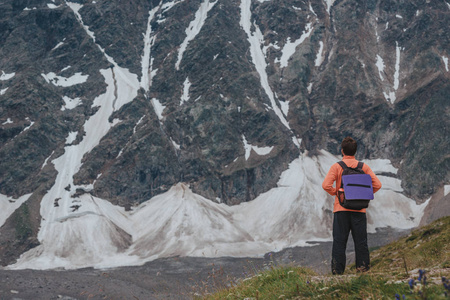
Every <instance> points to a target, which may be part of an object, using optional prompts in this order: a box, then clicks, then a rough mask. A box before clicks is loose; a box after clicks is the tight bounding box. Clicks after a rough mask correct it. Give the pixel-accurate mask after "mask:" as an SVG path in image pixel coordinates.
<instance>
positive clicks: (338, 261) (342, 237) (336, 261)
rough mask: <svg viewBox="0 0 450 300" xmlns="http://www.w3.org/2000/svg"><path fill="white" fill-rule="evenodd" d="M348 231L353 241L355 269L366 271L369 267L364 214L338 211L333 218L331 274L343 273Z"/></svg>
mask: <svg viewBox="0 0 450 300" xmlns="http://www.w3.org/2000/svg"><path fill="white" fill-rule="evenodd" d="M350 232H351V233H352V237H353V241H354V243H355V252H356V269H357V270H359V271H367V270H369V268H370V258H369V247H368V246H367V218H366V214H365V213H359V212H351V211H339V212H335V213H334V219H333V250H332V253H331V271H332V272H333V274H342V273H344V270H345V262H346V256H345V249H346V247H347V240H348V234H349V233H350Z"/></svg>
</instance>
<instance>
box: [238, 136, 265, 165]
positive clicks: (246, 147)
mask: <svg viewBox="0 0 450 300" xmlns="http://www.w3.org/2000/svg"><path fill="white" fill-rule="evenodd" d="M242 142H243V143H244V150H245V160H248V159H249V157H250V154H251V152H252V150H253V151H254V152H255V153H256V154H258V155H260V156H264V155H267V154H269V153H270V152H271V151H272V149H273V146H271V147H258V146H254V145H251V144H249V143H248V142H247V139H246V138H245V136H244V135H242Z"/></svg>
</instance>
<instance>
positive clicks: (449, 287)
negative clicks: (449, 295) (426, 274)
mask: <svg viewBox="0 0 450 300" xmlns="http://www.w3.org/2000/svg"><path fill="white" fill-rule="evenodd" d="M441 279H442V284H443V285H444V288H445V289H446V290H448V291H450V282H449V280H448V279H446V278H445V277H443V276H442V278H441Z"/></svg>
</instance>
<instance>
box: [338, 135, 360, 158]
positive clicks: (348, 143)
mask: <svg viewBox="0 0 450 300" xmlns="http://www.w3.org/2000/svg"><path fill="white" fill-rule="evenodd" d="M341 147H342V153H343V154H344V155H348V156H355V153H356V149H358V144H357V143H356V141H355V140H354V139H352V138H351V137H349V136H348V137H346V138H345V139H343V140H342V143H341Z"/></svg>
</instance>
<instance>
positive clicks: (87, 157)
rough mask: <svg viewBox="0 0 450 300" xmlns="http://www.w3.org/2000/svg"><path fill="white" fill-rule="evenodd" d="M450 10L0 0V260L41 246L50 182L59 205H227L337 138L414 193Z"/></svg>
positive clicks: (436, 5)
mask: <svg viewBox="0 0 450 300" xmlns="http://www.w3.org/2000/svg"><path fill="white" fill-rule="evenodd" d="M449 15H450V4H449V3H447V2H445V1H400V0H396V1H385V0H376V1H347V0H340V1H339V0H336V1H334V0H326V1H322V0H312V1H298V0H295V1H291V0H283V1H251V0H241V1H238V0H216V1H215V2H212V1H210V0H184V1H154V0H152V1H141V0H130V1H118V0H117V1H116V0H108V1H75V0H74V1H73V2H68V1H61V0H53V1H37V0H35V1H33V0H20V1H17V0H14V1H13V0H7V1H3V2H2V3H1V4H0V41H1V43H0V72H1V75H0V157H1V160H0V194H3V195H6V196H8V197H10V198H9V199H10V202H14V201H16V200H15V199H17V198H19V197H21V196H23V195H26V194H31V195H30V197H29V199H28V200H27V201H26V202H24V204H23V205H22V206H21V207H20V209H18V210H16V211H15V212H14V213H13V214H11V216H9V217H8V218H7V220H5V224H4V226H3V227H2V229H1V230H2V236H1V237H0V246H1V247H2V248H1V250H0V253H1V254H2V255H3V260H2V263H3V264H7V263H9V262H11V260H12V259H14V256H15V255H11V252H13V250H14V249H19V250H18V251H17V252H16V253H21V252H23V251H25V250H26V249H28V248H30V247H34V246H35V245H36V244H38V243H39V241H38V240H37V239H36V237H37V233H38V231H39V226H40V223H41V221H42V220H41V216H42V213H43V212H42V203H41V202H42V201H44V200H45V199H46V198H45V197H46V195H50V192H49V190H51V189H54V190H55V191H54V193H53V194H52V197H53V195H55V196H54V197H53V198H52V199H49V200H48V201H49V203H52V204H53V206H54V207H58V206H59V205H62V203H63V202H64V201H65V196H64V193H67V195H68V196H67V197H69V196H70V198H67V199H69V200H70V201H72V202H71V206H70V208H71V210H73V211H76V210H77V209H78V208H79V204H77V203H76V201H75V200H76V199H77V197H78V196H81V195H83V194H86V193H89V194H90V195H92V196H95V197H99V198H102V199H107V200H109V201H110V202H112V203H113V204H115V205H119V206H123V207H125V208H126V209H130V208H131V207H133V206H135V205H137V204H139V203H142V202H144V201H146V200H148V199H150V198H151V197H153V196H155V195H158V194H161V193H163V192H166V191H168V190H169V188H170V187H172V186H173V185H174V184H176V183H178V182H186V183H188V184H190V187H191V189H192V190H193V191H194V192H195V193H197V194H200V195H202V196H204V197H206V198H208V199H211V200H213V201H217V202H222V203H226V204H228V205H234V204H239V203H241V202H245V201H250V200H252V199H254V198H255V197H257V196H258V195H260V194H261V193H263V192H266V191H268V190H270V189H271V188H273V187H275V186H276V184H277V182H278V178H279V176H280V174H281V173H282V172H283V171H284V170H286V169H287V167H288V165H289V163H291V162H292V161H293V160H294V159H295V158H297V157H298V156H299V153H306V152H307V153H308V154H309V155H311V156H314V155H316V154H317V153H318V151H319V150H321V149H325V150H327V151H328V152H330V153H332V154H339V152H340V148H339V145H340V141H341V140H342V138H343V137H345V136H347V135H351V136H353V137H354V138H356V139H357V140H358V142H359V151H358V156H357V158H359V159H375V158H383V159H390V160H391V161H392V163H393V165H394V166H395V167H397V168H398V170H399V172H398V174H397V175H395V176H398V177H399V179H401V180H402V182H403V188H404V193H405V194H406V195H407V196H409V197H411V198H414V199H416V200H419V201H420V200H424V199H426V198H428V197H430V195H432V194H433V193H434V192H435V191H437V190H438V189H439V188H442V187H443V186H444V185H446V184H447V185H448V184H449V182H450V175H449V172H448V170H449V169H450V163H449V162H450V159H449V155H448V153H449V151H448V149H449V147H450V133H449V118H448V115H449V95H450V84H449V82H450V81H449V78H450V73H449V66H448V57H449V54H450V53H449V51H450V50H449V49H450V45H449V37H448V32H447V31H448V30H447V28H449V26H450V24H449V20H450V18H449ZM91 123H93V124H91ZM72 152H74V153H72ZM75 152H76V153H75ZM68 166H71V167H70V168H69V167H68ZM65 167H67V168H66V169H65ZM62 170H65V171H64V172H62ZM63 173H64V174H66V175H67V178H65V179H64V178H63V176H66V175H63ZM390 176H394V175H393V174H390ZM59 185H61V186H59ZM56 190H57V191H56ZM58 193H59V194H58ZM57 195H59V196H57ZM48 197H50V196H48ZM43 199H44V200H43ZM69 200H67V201H69ZM77 205H78V207H77ZM40 209H41V211H40ZM16 255H17V254H16Z"/></svg>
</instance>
